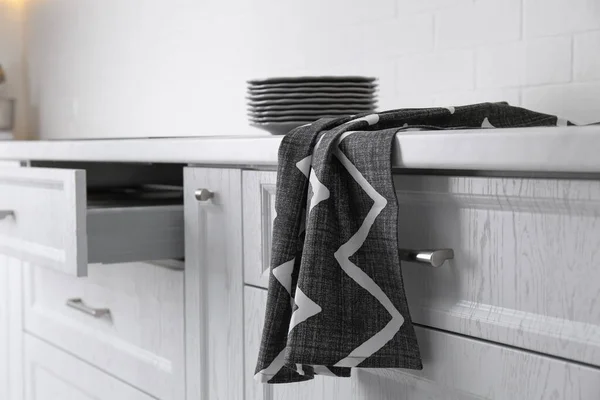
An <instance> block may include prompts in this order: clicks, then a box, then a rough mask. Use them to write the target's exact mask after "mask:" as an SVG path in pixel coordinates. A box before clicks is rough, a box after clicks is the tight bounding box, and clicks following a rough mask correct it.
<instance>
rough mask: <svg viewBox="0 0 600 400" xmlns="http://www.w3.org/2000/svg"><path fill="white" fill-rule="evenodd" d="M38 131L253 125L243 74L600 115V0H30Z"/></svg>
mask: <svg viewBox="0 0 600 400" xmlns="http://www.w3.org/2000/svg"><path fill="white" fill-rule="evenodd" d="M29 1H30V3H29V6H28V11H27V22H26V24H25V38H26V41H27V43H28V45H27V47H28V49H27V58H28V74H29V77H30V89H31V91H30V100H31V104H32V110H31V114H30V116H31V120H32V121H33V125H32V126H33V127H34V128H33V129H34V130H36V131H37V132H39V134H40V135H41V136H42V137H44V138H74V137H78V138H81V137H117V136H172V135H178V136H181V135H215V134H248V133H257V132H259V131H255V130H252V129H250V128H248V127H247V123H246V117H245V99H244V96H245V83H244V82H245V80H246V79H249V78H254V77H262V76H273V75H300V74H366V75H375V76H378V77H379V78H380V84H381V91H380V99H381V101H380V106H381V107H380V108H382V109H387V108H399V107H416V106H433V105H450V104H461V103H469V102H478V101H488V100H489V101H496V100H507V101H509V102H510V103H512V104H514V105H522V106H525V107H529V108H532V109H535V110H539V111H544V112H548V113H556V114H560V115H562V116H565V117H568V118H572V119H574V120H576V121H579V122H590V121H593V120H600V0H303V1H297V0H296V1H294V0H246V1H244V0H228V1H222V0H203V1H200V0H29Z"/></svg>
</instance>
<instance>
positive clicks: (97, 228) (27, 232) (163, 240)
mask: <svg viewBox="0 0 600 400" xmlns="http://www.w3.org/2000/svg"><path fill="white" fill-rule="evenodd" d="M86 190H87V189H86V171H84V170H67V169H50V168H4V169H0V193H2V196H0V252H2V253H4V254H7V255H12V256H15V257H18V258H20V259H22V260H25V261H28V262H31V263H33V264H36V265H39V266H44V267H48V268H52V269H54V270H57V271H60V272H63V273H66V274H69V275H74V276H86V275H87V270H88V264H90V263H116V262H133V261H147V260H161V259H168V258H183V256H184V237H183V205H161V206H137V207H119V206H107V205H106V204H104V205H102V206H90V204H88V201H87V196H86Z"/></svg>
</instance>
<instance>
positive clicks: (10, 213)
mask: <svg viewBox="0 0 600 400" xmlns="http://www.w3.org/2000/svg"><path fill="white" fill-rule="evenodd" d="M14 215H15V212H14V211H10V210H0V221H1V220H3V219H4V218H6V217H10V216H14Z"/></svg>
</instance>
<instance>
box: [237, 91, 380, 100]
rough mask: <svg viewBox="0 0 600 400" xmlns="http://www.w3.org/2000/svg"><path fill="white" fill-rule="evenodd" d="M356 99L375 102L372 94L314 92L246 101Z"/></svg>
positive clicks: (286, 94) (269, 96) (270, 96)
mask: <svg viewBox="0 0 600 400" xmlns="http://www.w3.org/2000/svg"><path fill="white" fill-rule="evenodd" d="M314 98H327V99H354V100H366V101H369V100H374V99H375V96H373V94H372V93H348V92H342V93H327V92H312V93H274V94H251V95H250V96H246V99H248V100H251V101H261V100H283V99H314Z"/></svg>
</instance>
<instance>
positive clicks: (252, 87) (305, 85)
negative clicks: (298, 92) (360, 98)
mask: <svg viewBox="0 0 600 400" xmlns="http://www.w3.org/2000/svg"><path fill="white" fill-rule="evenodd" d="M325 85H326V86H328V87H331V86H334V87H345V88H362V89H374V88H376V87H377V83H376V82H372V83H371V82H362V83H361V82H304V83H264V84H260V85H253V84H249V85H248V89H250V90H256V89H299V88H310V87H319V86H325Z"/></svg>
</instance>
